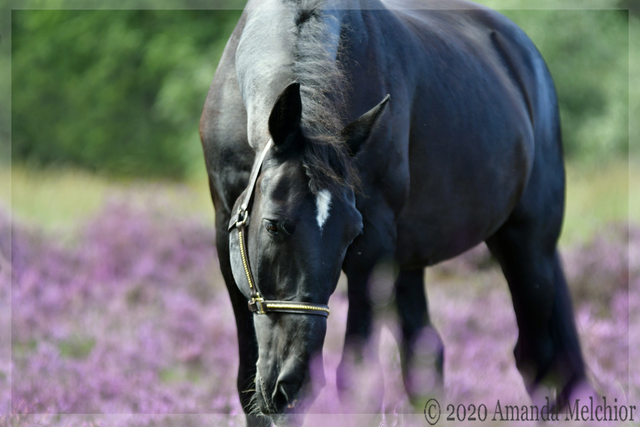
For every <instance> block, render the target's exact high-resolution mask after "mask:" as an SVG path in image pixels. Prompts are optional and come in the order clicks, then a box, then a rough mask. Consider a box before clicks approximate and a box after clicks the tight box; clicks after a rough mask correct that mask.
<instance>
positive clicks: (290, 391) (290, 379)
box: [271, 371, 299, 412]
mask: <svg viewBox="0 0 640 427" xmlns="http://www.w3.org/2000/svg"><path fill="white" fill-rule="evenodd" d="M298 384H299V382H298V381H297V378H296V375H295V373H294V372H291V371H289V372H285V373H282V374H281V375H280V377H279V378H278V381H276V387H275V389H274V390H273V395H272V397H271V398H272V400H273V404H274V406H275V407H276V409H277V411H278V412H284V411H286V410H287V409H293V408H294V406H295V403H296V397H297V396H296V391H297V387H298Z"/></svg>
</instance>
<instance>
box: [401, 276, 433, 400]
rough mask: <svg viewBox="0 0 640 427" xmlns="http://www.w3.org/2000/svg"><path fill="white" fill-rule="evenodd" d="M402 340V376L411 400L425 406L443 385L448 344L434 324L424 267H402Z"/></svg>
mask: <svg viewBox="0 0 640 427" xmlns="http://www.w3.org/2000/svg"><path fill="white" fill-rule="evenodd" d="M395 291H396V308H397V311H398V317H399V319H400V325H401V327H402V339H401V343H400V357H401V363H402V377H403V380H404V386H405V389H406V390H407V394H408V396H409V398H410V400H411V403H412V404H413V405H415V406H416V407H418V408H420V409H422V408H423V407H424V404H425V403H426V401H427V400H428V399H429V397H431V396H433V395H440V394H441V393H442V388H443V375H442V370H443V364H444V345H443V343H442V339H441V338H440V335H439V334H438V331H437V330H436V329H435V328H434V327H433V326H432V325H431V321H430V319H429V309H428V305H427V295H426V292H425V286H424V270H423V269H422V268H420V269H416V270H401V271H400V274H399V275H398V279H397V280H396V283H395Z"/></svg>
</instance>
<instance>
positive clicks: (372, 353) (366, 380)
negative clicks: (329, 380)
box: [336, 269, 384, 412]
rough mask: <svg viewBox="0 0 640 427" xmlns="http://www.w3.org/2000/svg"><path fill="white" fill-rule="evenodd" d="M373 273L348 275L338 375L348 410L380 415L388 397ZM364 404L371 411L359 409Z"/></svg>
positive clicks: (340, 388)
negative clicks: (370, 288)
mask: <svg viewBox="0 0 640 427" xmlns="http://www.w3.org/2000/svg"><path fill="white" fill-rule="evenodd" d="M371 270H372V269H370V270H369V269H368V270H366V271H359V272H356V271H353V270H352V271H347V278H348V281H349V284H348V298H349V310H348V314H347V327H346V332H345V341H344V348H343V352H342V360H341V361H340V365H339V366H338V370H337V372H336V385H337V387H338V395H339V397H340V399H341V401H342V403H343V404H344V405H347V407H346V408H345V409H347V410H356V411H360V412H362V411H365V412H379V411H380V409H381V407H382V398H383V393H384V390H383V388H384V387H383V384H382V380H383V378H382V374H381V370H380V369H379V361H378V349H377V342H376V340H375V335H376V334H375V331H374V326H373V309H372V302H371V299H370V297H369V292H368V290H367V284H368V281H369V276H370V275H371ZM362 402H366V406H367V408H361V407H359V406H360V405H361V404H362Z"/></svg>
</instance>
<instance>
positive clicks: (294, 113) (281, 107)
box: [269, 82, 302, 148]
mask: <svg viewBox="0 0 640 427" xmlns="http://www.w3.org/2000/svg"><path fill="white" fill-rule="evenodd" d="M301 118H302V100H301V99H300V83H298V82H294V83H291V84H290V85H289V86H287V87H286V88H284V90H283V91H282V93H281V94H280V95H279V96H278V99H277V101H276V103H275V105H274V106H273V109H272V110H271V115H270V116H269V133H270V134H271V138H272V139H273V143H274V144H275V146H276V147H278V148H284V147H285V146H286V145H288V144H287V142H288V141H287V140H288V138H289V136H293V135H295V133H296V132H297V131H298V129H299V128H300V119H301Z"/></svg>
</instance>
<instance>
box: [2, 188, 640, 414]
mask: <svg viewBox="0 0 640 427" xmlns="http://www.w3.org/2000/svg"><path fill="white" fill-rule="evenodd" d="M127 200H129V199H127V197H120V198H113V199H110V200H109V201H108V202H107V203H106V204H105V206H104V207H103V208H102V209H101V210H100V211H99V212H98V213H97V214H96V215H95V216H94V217H93V218H91V219H90V220H89V221H87V222H84V223H82V224H78V225H77V226H76V227H75V228H73V230H71V231H67V232H65V233H64V235H61V234H56V233H55V232H51V231H48V232H45V231H43V230H42V229H40V228H38V227H36V226H34V225H31V224H27V223H23V222H21V220H20V218H14V219H13V223H12V222H11V220H10V216H9V213H8V212H7V211H6V210H2V211H0V255H1V256H0V325H8V324H9V323H10V324H11V336H10V338H9V337H7V336H6V335H7V334H6V331H5V329H7V328H0V334H3V333H4V335H0V344H1V343H8V342H10V343H11V353H10V352H9V349H8V348H7V347H8V346H7V345H4V348H3V346H2V345H0V425H3V426H4V425H11V426H27V425H56V426H57V425H86V426H98V425H100V426H106V425H194V426H195V425H227V424H230V425H243V424H244V418H243V416H242V415H241V409H240V405H239V402H238V398H237V394H236V387H235V376H236V369H237V346H236V337H235V325H234V321H233V314H232V311H231V306H230V303H229V300H228V297H227V294H226V290H225V287H224V283H223V282H222V278H221V276H220V272H219V269H218V262H217V257H216V252H215V248H214V245H213V242H214V231H213V226H212V221H211V218H209V219H207V218H206V217H205V218H204V219H203V218H201V217H197V218H196V217H192V218H188V217H185V216H179V215H177V214H175V213H173V212H172V205H171V203H170V202H158V201H155V202H149V203H132V202H129V201H127ZM563 259H564V264H565V270H566V273H567V277H568V280H569V282H570V285H571V290H572V294H573V296H574V305H575V314H576V319H577V324H578V328H579V331H580V336H581V340H582V345H583V349H584V354H585V358H586V361H587V364H588V369H589V375H590V378H591V380H592V382H593V384H594V386H595V387H596V389H597V390H598V391H599V392H600V393H602V394H603V395H606V396H607V397H608V399H609V400H610V401H611V400H613V399H614V398H617V399H618V402H620V403H629V404H636V405H638V404H640V402H639V401H637V399H638V398H639V397H640V370H639V369H638V363H637V359H635V358H634V356H635V357H637V356H638V355H640V329H639V328H638V327H637V326H638V324H639V323H640V228H639V227H638V226H634V225H631V226H630V225H628V224H610V225H607V226H606V227H603V228H601V229H600V231H599V232H598V233H597V234H596V235H595V236H594V237H593V238H592V239H590V240H589V241H587V242H584V243H581V244H576V245H575V246H573V247H568V248H564V249H563ZM8 260H11V263H10V264H9V261H8ZM390 283H391V276H390V275H389V274H388V272H385V271H383V270H381V272H380V273H379V274H377V275H376V276H375V277H374V279H373V281H372V297H374V300H375V301H376V303H377V305H376V311H377V319H378V320H377V325H378V328H377V330H378V331H379V332H378V334H377V337H378V340H377V341H378V344H379V345H378V358H379V366H378V365H375V364H374V362H372V361H365V362H363V366H362V367H360V368H358V369H357V370H356V372H354V376H355V378H356V379H357V383H358V384H359V387H358V390H357V392H356V393H355V395H354V396H353V398H352V399H351V401H350V402H347V403H344V402H343V403H340V402H339V400H338V399H337V397H336V388H335V369H336V366H337V364H338V362H339V360H340V354H341V351H342V334H343V333H344V327H345V323H346V309H347V302H346V297H345V284H344V283H343V281H342V282H341V284H340V285H339V287H338V290H337V291H336V293H335V294H334V295H333V297H332V299H331V301H330V306H331V309H332V314H331V316H330V317H329V320H328V330H329V332H328V335H327V339H326V343H325V349H324V355H323V358H324V369H325V374H326V381H327V384H326V386H325V388H324V389H323V390H322V392H321V393H320V395H319V397H318V398H317V399H316V401H315V403H314V405H313V406H312V408H311V410H310V414H311V415H310V416H308V417H307V424H308V425H325V424H327V423H333V424H336V423H338V421H335V420H340V416H336V415H329V414H336V413H337V414H340V413H345V412H346V413H356V414H366V413H369V412H374V411H376V409H375V408H374V407H373V406H375V405H374V404H373V402H376V401H381V402H382V405H383V409H384V414H382V415H377V416H376V418H375V422H376V424H379V425H396V424H397V425H400V424H406V422H405V421H408V420H410V419H411V416H410V415H408V414H409V413H411V412H413V413H415V412H416V409H413V408H412V407H411V406H410V405H409V403H408V401H407V398H406V395H405V394H404V392H403V389H402V380H401V375H400V368H399V356H398V350H397V346H396V344H395V338H394V337H395V336H396V335H397V323H396V320H395V317H394V314H393V311H392V310H391V309H390V301H389V299H390ZM427 287H428V294H429V299H430V309H431V312H432V318H433V322H434V324H435V325H436V327H437V328H438V330H439V332H440V334H441V336H442V338H443V340H444V342H445V346H446V357H445V393H446V396H445V398H444V400H443V402H445V403H448V402H451V403H456V404H457V403H475V404H476V405H478V404H480V403H484V404H486V405H487V406H488V407H489V411H490V413H491V412H492V411H493V408H494V407H495V405H496V402H497V401H498V400H500V402H501V403H502V404H517V405H525V404H527V405H528V404H530V400H529V398H528V396H527V394H526V391H525V389H524V386H523V383H522V379H521V377H520V375H519V374H518V372H517V370H516V368H515V362H514V360H513V355H512V348H513V346H514V344H515V341H516V338H517V328H516V324H515V317H514V313H513V308H512V305H511V301H510V296H509V292H508V289H507V286H506V283H505V281H504V279H503V278H502V275H501V273H500V272H499V269H498V267H497V266H496V265H495V264H494V263H493V261H492V260H491V259H490V257H489V256H488V254H487V251H486V249H485V248H484V246H481V247H478V248H476V249H474V250H472V251H470V252H468V253H467V254H465V255H464V256H462V257H460V258H458V259H455V260H453V261H449V262H447V263H444V264H442V265H439V266H437V267H435V268H433V269H430V270H429V271H428V273H427ZM9 298H10V301H11V310H9V307H8V303H7V302H8V301H9ZM630 325H635V326H636V327H630ZM9 339H10V341H9ZM630 355H631V357H630ZM372 373H375V374H374V375H372ZM634 399H635V401H633V400H634ZM630 400H631V401H630ZM445 406H446V404H442V407H443V413H444V407H445ZM418 412H419V411H418ZM55 414H70V415H63V416H56V415H55ZM490 416H491V415H490ZM403 417H405V418H403ZM413 419H419V420H421V422H420V423H417V424H418V425H426V424H425V423H424V418H422V415H420V416H419V417H418V418H413ZM334 421H335V422H334ZM368 422H372V420H371V419H370V420H369V421H367V423H368ZM336 425H337V424H336ZM519 425H527V424H526V423H520V424H519Z"/></svg>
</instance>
